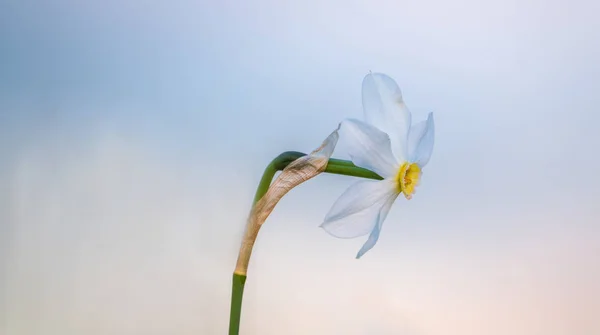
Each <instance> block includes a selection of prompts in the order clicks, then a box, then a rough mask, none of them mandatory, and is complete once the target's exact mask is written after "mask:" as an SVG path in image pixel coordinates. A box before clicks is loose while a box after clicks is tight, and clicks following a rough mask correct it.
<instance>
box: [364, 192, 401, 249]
mask: <svg viewBox="0 0 600 335" xmlns="http://www.w3.org/2000/svg"><path fill="white" fill-rule="evenodd" d="M397 197H398V195H396V194H395V195H393V196H391V197H390V198H388V199H387V201H386V202H385V203H384V204H383V206H382V207H381V208H380V210H379V212H378V213H377V217H376V218H375V226H374V227H373V230H372V231H371V234H370V235H369V238H368V239H367V241H366V242H365V244H363V246H362V247H361V248H360V250H359V251H358V253H357V254H356V259H359V258H361V257H362V256H363V255H364V254H365V253H366V252H367V251H369V250H371V249H372V248H373V247H374V246H375V244H376V243H377V240H379V233H380V232H381V227H383V221H385V218H386V217H387V215H388V213H389V212H390V209H391V208H392V205H393V204H394V201H396V198H397Z"/></svg>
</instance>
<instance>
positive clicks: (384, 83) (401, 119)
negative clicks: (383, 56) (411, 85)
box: [362, 73, 411, 162]
mask: <svg viewBox="0 0 600 335" xmlns="http://www.w3.org/2000/svg"><path fill="white" fill-rule="evenodd" d="M362 103H363V111H364V113H365V120H366V121H367V123H370V124H372V125H373V126H375V127H377V128H379V129H380V130H382V131H383V132H385V133H387V134H388V135H389V136H390V139H391V141H392V152H393V153H394V155H395V156H396V160H398V161H399V162H405V161H406V160H407V159H408V155H407V138H408V131H409V128H410V123H411V115H410V111H409V110H408V108H407V107H406V105H405V104H404V100H403V99H402V92H401V91H400V88H399V87H398V84H396V82H395V81H394V79H392V78H390V77H389V76H387V75H385V74H382V73H369V74H368V75H366V76H365V78H364V79H363V83H362Z"/></svg>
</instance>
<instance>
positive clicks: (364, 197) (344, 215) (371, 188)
mask: <svg viewBox="0 0 600 335" xmlns="http://www.w3.org/2000/svg"><path fill="white" fill-rule="evenodd" d="M396 194H397V191H396V187H395V182H394V180H393V179H384V180H381V181H373V180H361V181H358V182H356V183H355V184H354V185H352V186H350V187H349V188H348V189H347V190H346V191H345V192H344V193H343V194H342V195H341V196H340V198H339V199H338V200H337V201H336V202H335V203H334V204H333V206H332V207H331V209H330V210H329V213H327V215H326V216H325V220H324V222H323V223H322V224H321V228H323V229H324V230H325V231H326V232H328V233H329V234H331V235H333V236H335V237H338V238H354V237H358V236H363V235H366V234H368V233H369V232H370V231H372V230H373V226H374V225H375V224H376V221H375V217H377V215H378V213H379V210H380V209H381V206H383V205H384V204H385V202H386V201H387V200H388V199H389V198H390V197H392V196H394V197H395V196H396Z"/></svg>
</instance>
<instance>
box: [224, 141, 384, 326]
mask: <svg viewBox="0 0 600 335" xmlns="http://www.w3.org/2000/svg"><path fill="white" fill-rule="evenodd" d="M305 155H306V154H305V153H302V152H298V151H286V152H284V153H282V154H280V155H279V156H277V157H275V159H273V160H272V161H271V163H269V165H267V167H266V168H265V171H264V172H263V175H262V178H261V179H260V182H259V184H258V187H257V188H256V193H255V195H254V201H253V202H252V207H254V205H255V204H256V203H257V202H258V201H259V200H260V199H261V198H262V197H263V196H264V195H265V193H267V191H268V190H269V186H271V182H272V181H273V177H275V174H276V173H277V171H281V170H283V169H285V167H286V166H288V165H289V164H290V163H291V162H293V161H295V160H296V159H298V158H300V157H302V156H305ZM324 172H326V173H332V174H339V175H344V176H353V177H361V178H368V179H376V180H381V179H383V178H382V177H381V176H379V175H378V174H376V173H375V172H373V171H371V170H367V169H363V168H360V167H358V166H356V165H354V164H353V163H352V162H350V161H347V160H342V159H335V158H331V159H329V162H328V163H327V167H326V168H325V171H324ZM250 233H252V234H258V227H257V228H256V231H252V232H250ZM245 283H246V275H242V274H237V273H234V274H233V282H232V286H231V310H230V314H229V335H238V333H239V329H240V316H241V313H242V297H243V295H244V284H245Z"/></svg>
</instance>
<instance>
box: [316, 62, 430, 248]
mask: <svg viewBox="0 0 600 335" xmlns="http://www.w3.org/2000/svg"><path fill="white" fill-rule="evenodd" d="M362 101H363V111H364V116H365V122H363V121H359V120H355V119H346V120H344V121H343V122H342V131H343V133H342V135H341V136H342V138H343V139H345V141H346V142H347V143H348V144H349V145H348V147H349V154H350V157H351V159H352V162H353V163H354V164H355V165H357V166H360V167H362V168H365V169H369V170H372V171H374V172H376V173H377V174H379V175H380V176H381V177H383V180H381V181H373V180H361V181H359V182H357V183H355V184H353V185H352V186H350V187H349V188H348V189H347V190H346V191H345V192H344V193H343V194H342V195H341V196H340V198H339V199H338V200H337V201H336V202H335V203H334V205H333V206H332V208H331V209H330V211H329V213H328V214H327V215H326V217H325V220H324V222H323V223H322V224H321V227H322V228H323V229H325V231H327V232H328V233H329V234H331V235H333V236H335V237H338V238H355V237H359V236H364V235H367V234H369V238H368V239H367V241H366V242H365V244H364V245H363V246H362V248H361V249H360V251H359V252H358V254H357V255H356V258H360V257H361V256H362V255H364V254H365V253H366V252H367V251H369V250H370V249H371V248H373V246H375V244H376V243H377V240H378V239H379V234H380V232H381V227H382V225H383V222H384V220H385V218H386V216H387V214H388V212H389V211H390V208H391V207H392V204H393V203H394V201H395V200H396V198H397V197H398V196H399V195H400V194H402V195H403V196H404V197H405V198H406V199H409V200H410V199H411V198H412V196H413V195H414V194H415V188H416V186H417V185H418V184H419V181H420V179H421V174H422V172H423V168H424V167H425V165H427V163H428V162H429V158H430V157H431V153H432V151H433V142H434V124H433V114H432V113H430V114H429V115H428V117H427V120H425V121H421V122H419V123H416V124H414V125H412V126H411V122H412V121H411V113H410V111H409V110H408V108H407V107H406V105H405V104H404V101H403V99H402V93H401V91H400V88H399V87H398V85H397V84H396V82H395V81H394V80H393V79H392V78H390V77H388V76H387V75H385V74H381V73H369V74H368V75H367V76H366V77H365V78H364V80H363V83H362Z"/></svg>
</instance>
